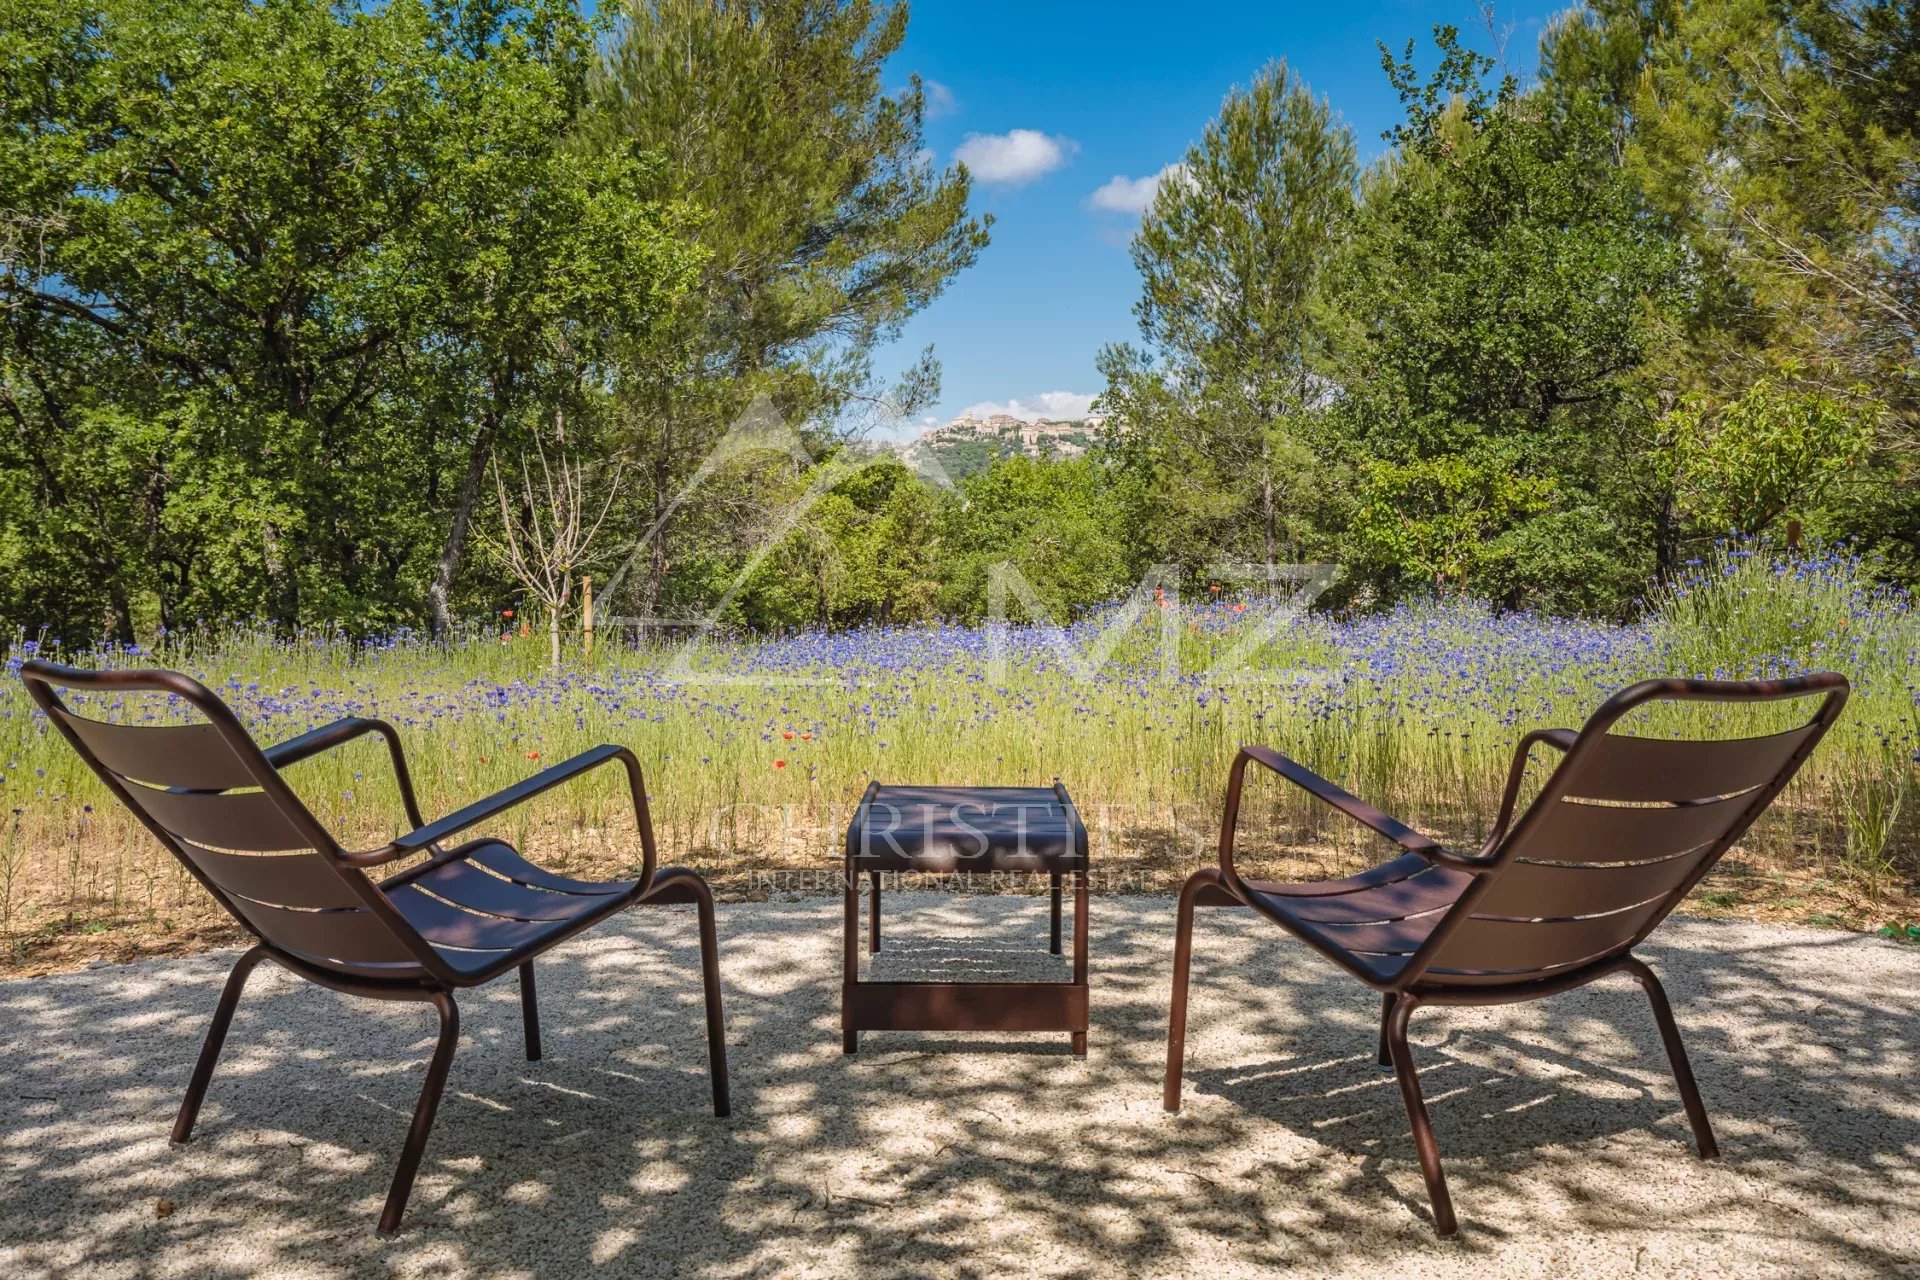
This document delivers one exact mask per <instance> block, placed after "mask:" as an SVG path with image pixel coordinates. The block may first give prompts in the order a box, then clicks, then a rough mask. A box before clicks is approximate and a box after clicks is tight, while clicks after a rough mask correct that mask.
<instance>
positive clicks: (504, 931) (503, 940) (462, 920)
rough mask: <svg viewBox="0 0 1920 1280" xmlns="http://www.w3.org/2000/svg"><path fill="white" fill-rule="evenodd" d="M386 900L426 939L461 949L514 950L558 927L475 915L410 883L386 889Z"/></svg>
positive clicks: (545, 922)
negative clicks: (430, 895)
mask: <svg viewBox="0 0 1920 1280" xmlns="http://www.w3.org/2000/svg"><path fill="white" fill-rule="evenodd" d="M387 901H389V902H391V903H393V906H394V910H396V911H398V912H399V913H400V914H401V915H402V916H404V917H405V918H406V921H407V923H408V924H410V925H412V926H413V927H414V928H415V929H416V930H417V931H419V934H420V936H421V937H423V938H425V939H426V940H427V941H428V942H430V943H432V944H433V945H434V946H436V947H454V948H458V949H459V950H461V951H514V950H517V949H519V948H520V947H524V946H526V945H528V944H529V943H533V942H537V941H538V940H539V939H541V938H543V937H545V936H546V935H547V934H549V933H552V932H554V931H555V930H556V929H558V928H559V927H560V926H559V924H557V923H555V922H552V921H539V922H531V921H526V920H509V919H507V918H505V917H503V916H495V915H476V914H474V913H473V912H471V911H463V910H461V909H460V908H459V907H454V906H450V905H448V904H447V903H444V902H442V901H440V900H439V899H438V898H433V897H429V896H428V895H427V894H425V893H423V892H422V891H421V890H419V889H417V888H415V887H414V886H413V885H410V884H409V885H402V886H401V887H400V888H398V889H394V890H391V891H390V892H388V894H387Z"/></svg>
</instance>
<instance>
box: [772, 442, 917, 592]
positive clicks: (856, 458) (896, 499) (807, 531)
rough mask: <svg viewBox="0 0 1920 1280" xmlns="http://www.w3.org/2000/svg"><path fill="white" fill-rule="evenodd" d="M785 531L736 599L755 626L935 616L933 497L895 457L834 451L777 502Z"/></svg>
mask: <svg viewBox="0 0 1920 1280" xmlns="http://www.w3.org/2000/svg"><path fill="white" fill-rule="evenodd" d="M782 496H783V498H784V499H785V502H786V503H787V504H790V507H789V509H791V510H793V511H794V513H795V518H794V519H793V520H792V521H791V525H792V527H791V529H790V531H789V532H788V533H787V534H786V536H785V537H784V538H783V539H782V540H781V541H780V543H779V545H778V546H776V547H775V548H774V549H773V551H772V553H771V554H769V555H768V556H766V557H765V559H764V560H762V561H761V562H760V564H759V566H758V568H757V569H756V571H755V572H754V574H753V577H752V578H751V580H750V581H749V583H748V585H747V588H746V590H745V592H744V593H743V598H742V600H741V610H740V617H741V619H742V620H743V621H745V622H747V623H748V624H749V625H752V626H755V627H761V628H766V627H792V626H802V625H807V624H813V625H818V626H820V627H824V628H834V627H844V626H853V625H858V624H862V623H870V622H878V623H902V622H919V621H924V620H926V619H928V618H931V617H932V616H933V609H934V602H935V596H936V593H937V591H938V584H937V583H936V582H935V580H934V577H933V573H934V557H935V555H936V554H937V550H938V540H937V537H936V534H935V521H936V518H937V513H938V504H937V500H936V499H935V497H934V494H933V492H932V491H931V490H930V489H928V488H927V486H926V485H925V484H924V483H922V482H921V481H920V479H919V477H917V476H916V475H914V473H913V472H912V471H910V470H908V469H907V467H906V466H905V465H904V464H903V463H902V462H901V461H900V460H899V459H898V458H896V457H893V456H892V455H890V454H881V455H877V456H863V455H858V454H855V453H853V452H851V451H843V452H840V453H837V454H836V455H835V456H833V457H832V458H830V459H828V460H827V461H826V462H824V463H822V464H820V465H819V466H817V467H815V468H813V469H811V470H810V471H808V472H805V473H802V475H801V476H800V477H798V478H797V481H796V484H795V485H794V486H793V487H792V489H791V490H790V491H789V492H788V493H787V494H784V495H782Z"/></svg>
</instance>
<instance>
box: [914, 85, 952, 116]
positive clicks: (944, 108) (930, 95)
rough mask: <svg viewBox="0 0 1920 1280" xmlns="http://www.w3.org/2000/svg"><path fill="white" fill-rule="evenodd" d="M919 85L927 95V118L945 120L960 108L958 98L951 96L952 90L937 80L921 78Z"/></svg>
mask: <svg viewBox="0 0 1920 1280" xmlns="http://www.w3.org/2000/svg"><path fill="white" fill-rule="evenodd" d="M920 87H921V88H922V89H923V90H925V92H926V95H927V101H926V114H927V119H929V120H945V119H946V118H947V117H948V116H950V115H954V114H955V113H957V112H958V111H959V110H960V99H958V98H956V97H954V96H953V90H951V89H949V88H947V86H946V85H944V84H941V83H940V82H939V81H938V80H923V81H921V82H920Z"/></svg>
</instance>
